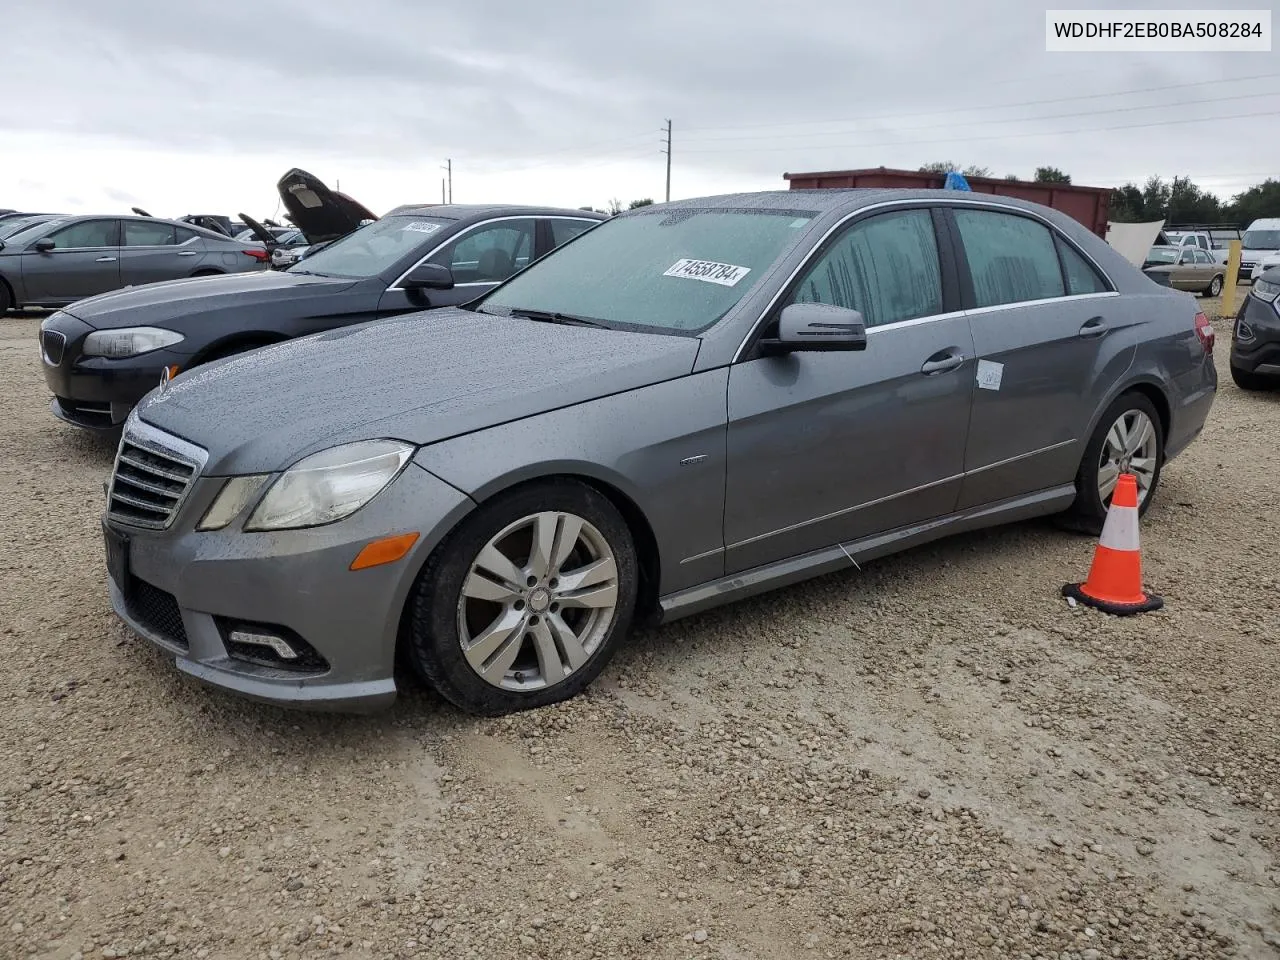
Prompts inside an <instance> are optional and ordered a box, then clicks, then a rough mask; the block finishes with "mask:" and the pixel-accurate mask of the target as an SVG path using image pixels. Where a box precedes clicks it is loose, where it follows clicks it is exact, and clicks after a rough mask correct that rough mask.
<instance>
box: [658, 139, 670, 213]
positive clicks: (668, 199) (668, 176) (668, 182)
mask: <svg viewBox="0 0 1280 960" xmlns="http://www.w3.org/2000/svg"><path fill="white" fill-rule="evenodd" d="M661 132H662V133H665V134H666V135H667V139H666V144H667V145H666V147H665V148H663V149H662V150H659V151H658V152H659V153H665V154H666V155H667V203H670V202H671V121H670V120H668V121H667V126H666V129H664V130H663V131H661Z"/></svg>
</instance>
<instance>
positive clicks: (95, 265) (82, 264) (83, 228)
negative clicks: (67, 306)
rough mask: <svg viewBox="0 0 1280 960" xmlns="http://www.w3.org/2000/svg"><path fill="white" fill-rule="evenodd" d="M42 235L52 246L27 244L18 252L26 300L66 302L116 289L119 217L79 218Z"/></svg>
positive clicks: (118, 259)
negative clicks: (41, 248)
mask: <svg viewBox="0 0 1280 960" xmlns="http://www.w3.org/2000/svg"><path fill="white" fill-rule="evenodd" d="M45 238H46V239H49V240H52V241H53V242H54V244H55V246H54V248H53V249H52V250H50V251H48V252H43V253H42V252H40V251H38V250H35V249H32V246H30V245H29V246H28V248H27V249H26V250H25V251H23V254H22V282H23V286H25V287H26V290H27V299H28V300H29V301H32V302H37V303H50V304H54V303H70V302H72V301H74V300H80V299H83V298H84V297H92V296H96V295H97V294H99V293H106V292H107V291H109V290H117V289H119V287H120V221H119V220H117V219H115V218H106V217H102V218H95V219H92V220H81V221H79V222H77V223H73V224H69V225H68V226H64V227H59V228H58V229H56V230H54V231H52V232H51V233H48V234H46V237H45ZM33 243H34V241H33Z"/></svg>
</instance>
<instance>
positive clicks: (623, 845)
mask: <svg viewBox="0 0 1280 960" xmlns="http://www.w3.org/2000/svg"><path fill="white" fill-rule="evenodd" d="M37 322H38V321H37V320H36V319H32V318H19V319H10V320H6V321H0V414H3V416H2V417H0V423H2V424H3V426H2V427H0V493H2V494H3V499H4V501H5V502H6V503H8V504H11V505H13V506H12V507H11V508H10V509H6V510H5V511H4V513H3V515H0V523H3V528H2V532H3V541H4V543H5V547H4V550H5V553H4V564H3V568H4V589H3V591H2V592H0V631H3V633H2V634H0V639H2V641H3V646H2V647H0V650H2V652H3V657H4V669H3V670H0V703H3V705H4V712H3V714H2V715H0V956H2V957H4V958H9V957H15V958H16V957H41V958H60V960H66V958H99V957H124V956H130V957H132V956H147V957H182V958H188V957H196V958H201V960H203V958H213V960H222V958H226V960H240V958H259V957H261V958H278V957H315V956H329V955H343V956H346V957H352V958H393V957H394V958H399V957H413V956H417V957H441V958H445V957H448V958H486V960H490V958H492V960H504V958H577V957H583V958H586V957H598V958H611V960H612V958H632V957H634V958H641V957H643V958H724V960H747V958H793V957H815V958H830V957H913V958H914V957H970V958H972V957H1044V958H1054V960H1093V958H1100V957H1125V958H1137V957H1152V958H1154V957H1161V958H1163V957H1210V956H1213V957H1216V956H1237V957H1269V958H1273V960H1274V958H1276V957H1280V722H1278V718H1280V697H1277V695H1276V694H1277V690H1278V689H1280V591H1278V590H1277V587H1278V586H1280V581H1278V578H1280V541H1278V540H1277V538H1276V533H1275V531H1276V527H1275V518H1276V516H1277V515H1280V469H1278V468H1280V395H1271V396H1266V395H1246V394H1244V393H1242V392H1240V391H1238V390H1237V389H1235V387H1234V386H1233V385H1232V384H1231V383H1230V380H1229V378H1227V377H1226V349H1225V341H1226V338H1227V331H1228V324H1227V323H1226V322H1225V321H1220V322H1218V323H1217V324H1216V326H1217V329H1218V332H1219V346H1218V350H1217V353H1218V360H1219V367H1220V370H1221V372H1222V374H1223V377H1224V380H1223V385H1222V388H1221V392H1220V394H1219V397H1218V401H1217V403H1216V405H1215V408H1214V410H1213V413H1212V415H1211V421H1210V424H1209V426H1208V428H1207V430H1206V432H1205V434H1204V436H1203V437H1202V439H1200V440H1199V441H1198V442H1197V443H1196V444H1194V445H1193V447H1192V448H1191V449H1190V450H1189V451H1188V452H1187V453H1186V454H1185V455H1184V456H1183V457H1182V458H1180V459H1179V460H1177V461H1175V462H1174V463H1173V464H1172V465H1171V466H1170V468H1169V469H1168V471H1167V472H1166V473H1165V476H1164V482H1163V485H1162V489H1161V493H1160V496H1159V499H1158V502H1157V503H1156V504H1155V505H1154V506H1153V508H1152V510H1151V511H1150V513H1149V514H1148V518H1147V520H1146V522H1145V523H1144V526H1143V541H1144V559H1145V565H1146V574H1147V577H1148V579H1149V580H1150V582H1151V583H1152V584H1153V586H1154V587H1155V588H1157V589H1158V591H1159V592H1161V593H1162V594H1163V595H1164V596H1165V598H1166V601H1167V606H1166V608H1165V609H1164V610H1163V611H1161V612H1159V613H1154V614H1149V615H1146V616H1144V617H1141V618H1133V619H1128V620H1116V619H1109V618H1107V617H1104V616H1102V615H1100V614H1097V613H1094V612H1092V611H1088V610H1086V609H1084V608H1074V609H1073V608H1070V607H1068V606H1067V605H1066V604H1065V603H1064V602H1063V601H1062V600H1061V599H1060V597H1059V594H1058V590H1059V587H1060V586H1061V584H1062V583H1063V582H1065V581H1069V580H1079V579H1081V578H1082V577H1083V576H1084V574H1085V573H1086V571H1087V569H1088V564H1089V561H1090V558H1091V556H1092V550H1093V542H1092V541H1091V540H1090V539H1089V538H1081V537H1075V536H1070V535H1067V534H1063V533H1060V532H1057V531H1056V530H1055V529H1054V528H1052V527H1051V526H1049V525H1048V524H1047V523H1030V524H1023V525H1019V526H1014V527H1010V528H1005V529H1002V530H998V531H993V532H986V533H980V534H976V535H969V536H963V537H959V538H956V539H952V540H950V541H947V542H945V543H942V544H938V545H935V546H931V547H927V548H922V549H918V550H915V551H912V552H910V553H908V554H905V555H901V556H898V557H894V558H888V559H885V560H882V561H879V562H877V563H875V564H873V565H869V566H868V567H866V568H865V569H864V570H863V571H862V572H861V573H850V574H837V575H832V576H829V577H826V578H823V579H821V580H817V581H813V582H810V583H808V584H804V585H801V586H799V587H795V588H792V589H787V590H782V591H779V592H777V593H775V594H772V595H768V596H765V597H762V598H759V599H757V600H754V601H750V602H746V603H742V604H739V605H737V606H735V607H731V608H727V609H725V610H721V611H717V612H715V613H712V614H708V615H704V616H700V617H697V618H693V619H690V620H688V621H682V622H679V623H676V624H672V625H670V626H668V627H666V628H663V629H660V630H657V631H653V632H650V633H646V634H643V635H641V636H639V637H637V638H636V641H635V642H634V643H633V644H632V645H631V646H630V647H629V648H628V649H627V650H626V651H625V652H624V653H623V654H622V655H621V656H620V657H619V659H618V660H617V661H616V662H615V664H614V665H613V666H612V667H611V668H610V669H609V670H608V671H606V673H605V675H604V677H602V679H601V681H600V682H599V683H598V685H597V686H596V687H595V688H594V689H593V690H592V691H591V692H589V694H588V695H586V696H584V697H581V698H579V699H578V700H576V701H574V702H572V703H568V704H564V705H561V706H558V707H554V708H549V709H545V710H542V711H539V712H535V713H530V714H523V715H520V716H517V717H514V718H507V719H502V720H476V719H472V718H469V717H465V716H462V715H460V714H458V713H457V712H455V711H453V710H451V709H449V708H447V707H445V706H443V705H441V704H439V703H438V702H436V701H435V700H434V699H433V698H431V697H430V696H429V695H428V694H426V693H424V692H421V691H414V692H412V693H410V694H409V695H407V696H405V697H403V698H402V700H401V701H400V702H399V703H398V704H397V706H396V707H395V708H394V709H393V710H391V711H389V712H387V713H385V714H382V715H379V716H375V717H369V718H344V717H325V716H310V715H305V714H291V713H287V712H283V711H280V710H277V709H274V708H269V707H263V706H257V705H254V704H249V703H244V702H241V701H238V700H235V699H232V698H230V697H228V696H226V695H223V694H220V693H218V692H214V691H210V690H207V689H204V688H202V687H200V686H198V685H196V684H195V683H194V682H192V681H189V680H187V679H186V678H185V677H183V676H182V675H180V674H179V673H178V672H177V671H176V670H175V669H174V668H173V666H172V663H171V662H169V661H167V660H166V659H165V658H164V657H162V656H160V655H158V654H156V653H154V652H153V651H151V650H150V649H149V648H148V647H146V646H144V645H143V644H142V643H141V642H140V641H137V640H135V639H132V638H131V637H130V635H129V634H128V633H127V632H126V631H125V630H124V629H123V628H121V627H120V626H118V625H117V624H116V623H115V622H114V620H113V618H112V615H111V613H110V611H109V608H108V604H107V601H106V598H105V587H104V578H105V570H104V567H103V561H102V558H101V543H100V535H99V530H98V516H99V511H100V509H101V501H102V494H101V484H102V480H103V479H104V476H105V474H106V472H107V471H108V469H109V465H110V459H111V451H110V450H108V449H106V448H104V447H102V446H101V445H99V444H96V443H95V442H93V441H92V440H89V439H87V438H84V437H80V436H78V435H76V434H75V433H74V432H73V431H71V430H69V429H64V428H62V427H60V426H59V425H57V424H55V423H54V422H53V421H52V420H51V419H50V417H49V415H48V413H47V410H46V398H45V390H44V385H43V382H42V380H41V377H40V371H39V369H38V361H37V359H36V345H35V332H36V326H37Z"/></svg>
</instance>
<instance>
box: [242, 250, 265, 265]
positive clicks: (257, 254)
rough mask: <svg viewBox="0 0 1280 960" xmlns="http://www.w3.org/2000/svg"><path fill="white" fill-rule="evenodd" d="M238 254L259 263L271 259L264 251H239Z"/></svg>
mask: <svg viewBox="0 0 1280 960" xmlns="http://www.w3.org/2000/svg"><path fill="white" fill-rule="evenodd" d="M240 252H241V253H243V254H244V255H245V256H246V257H253V259H255V260H257V261H258V262H259V263H266V262H267V261H268V260H270V259H271V254H269V253H267V251H265V250H241V251H240Z"/></svg>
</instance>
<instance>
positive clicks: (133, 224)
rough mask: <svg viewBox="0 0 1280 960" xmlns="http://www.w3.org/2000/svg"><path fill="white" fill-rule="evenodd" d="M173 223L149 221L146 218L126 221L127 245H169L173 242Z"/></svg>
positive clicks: (125, 239) (125, 237)
mask: <svg viewBox="0 0 1280 960" xmlns="http://www.w3.org/2000/svg"><path fill="white" fill-rule="evenodd" d="M173 238H174V233H173V225H172V224H169V223H147V222H146V221H145V220H125V221H124V245H125V246H126V247H167V246H171V245H172V244H173Z"/></svg>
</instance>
